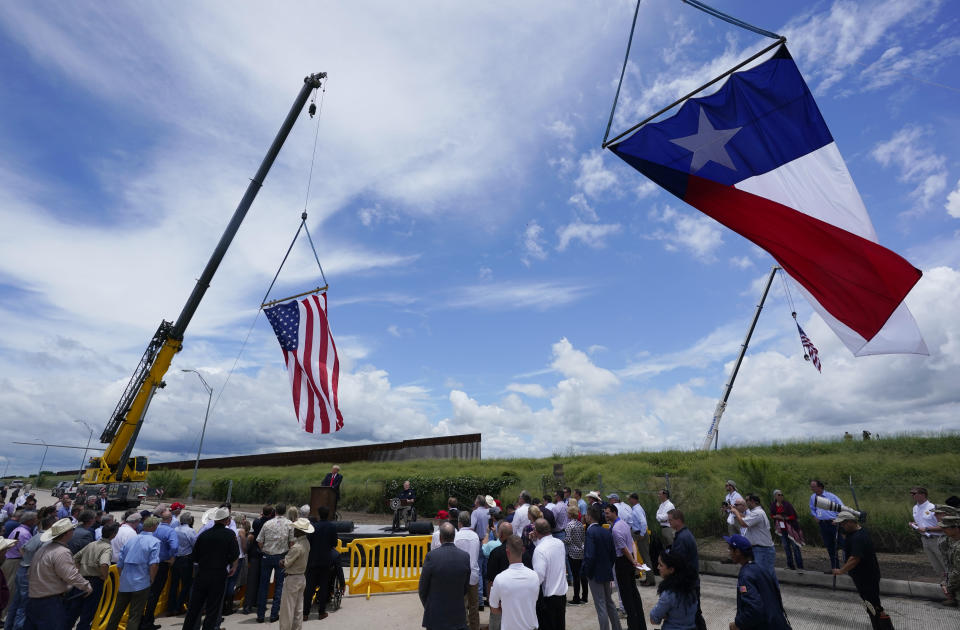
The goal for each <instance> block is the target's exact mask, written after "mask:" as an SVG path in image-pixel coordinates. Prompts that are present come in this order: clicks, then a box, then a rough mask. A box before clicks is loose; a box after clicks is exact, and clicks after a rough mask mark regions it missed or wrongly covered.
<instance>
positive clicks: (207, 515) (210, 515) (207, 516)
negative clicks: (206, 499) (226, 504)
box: [200, 507, 229, 525]
mask: <svg viewBox="0 0 960 630" xmlns="http://www.w3.org/2000/svg"><path fill="white" fill-rule="evenodd" d="M220 509H224V510H226V509H227V508H215V507H214V508H210V509H209V510H207V511H206V512H204V513H203V516H202V517H200V523H201V524H203V525H206V524H207V523H209V522H210V521H215V520H217V519H215V518H214V515H215V514H216V513H217V510H220ZM227 516H229V512H228V513H227ZM223 518H226V516H224V517H223Z"/></svg>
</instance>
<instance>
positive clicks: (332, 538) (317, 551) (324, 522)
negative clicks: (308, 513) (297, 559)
mask: <svg viewBox="0 0 960 630" xmlns="http://www.w3.org/2000/svg"><path fill="white" fill-rule="evenodd" d="M317 516H318V517H319V518H318V519H311V522H312V524H313V533H312V534H308V536H307V539H308V540H309V541H310V557H309V558H308V559H307V586H306V589H304V591H303V620H304V621H306V620H307V618H308V617H309V616H310V609H311V608H312V606H313V594H314V592H315V591H316V590H317V589H318V588H319V589H320V592H318V593H317V607H318V608H319V610H320V619H326V618H327V600H328V599H329V598H330V568H331V566H332V565H333V561H334V558H335V557H336V555H337V551H336V547H337V527H336V525H334V524H333V523H331V522H330V521H329V518H330V510H329V509H328V508H327V506H325V505H321V506H320V507H318V508H317Z"/></svg>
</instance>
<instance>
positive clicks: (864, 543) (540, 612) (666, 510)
mask: <svg viewBox="0 0 960 630" xmlns="http://www.w3.org/2000/svg"><path fill="white" fill-rule="evenodd" d="M404 487H405V488H406V489H408V490H409V488H410V487H409V482H407V483H406V484H405V485H404ZM810 489H811V495H810V502H809V509H810V515H811V516H812V518H813V519H814V520H815V522H816V523H817V528H818V530H819V534H820V538H821V540H822V542H823V546H824V548H825V550H826V553H827V559H828V561H829V565H830V569H828V570H827V571H826V573H828V574H831V575H849V576H850V578H851V579H852V581H853V584H854V586H855V587H856V590H857V593H858V595H859V596H860V598H861V600H862V601H863V605H864V608H865V610H866V612H867V616H868V618H869V620H870V622H871V625H872V627H873V628H877V629H886V628H892V627H893V625H892V622H891V619H890V617H889V615H887V613H886V612H885V611H884V609H883V606H882V604H881V601H880V589H879V585H880V569H879V563H878V562H877V555H876V551H875V548H874V545H873V541H872V539H871V536H870V534H869V532H868V531H867V529H866V528H865V527H864V526H863V523H862V520H863V519H862V515H861V514H860V513H858V512H856V511H854V510H852V509H849V508H846V507H845V506H844V504H843V502H842V501H841V500H840V499H839V498H838V497H837V496H836V495H834V494H832V493H830V492H828V491H826V489H825V485H824V483H823V482H822V481H820V480H816V479H814V480H811V482H810ZM725 491H726V492H725V496H724V499H723V501H722V509H721V517H722V518H723V520H724V522H725V525H726V531H727V535H726V536H724V537H723V539H724V541H725V542H726V544H727V549H728V555H729V559H728V560H727V562H730V563H732V564H735V565H737V567H738V580H737V589H736V601H737V612H736V616H735V618H734V619H733V620H732V621H730V623H729V625H730V628H731V630H736V629H746V628H771V629H779V628H789V627H790V623H789V620H788V619H787V613H786V610H785V608H784V605H783V600H782V597H781V593H780V584H779V581H778V578H777V573H776V570H775V561H776V555H777V553H776V543H775V538H776V539H779V544H780V545H781V546H782V547H783V551H784V556H785V559H786V562H785V564H786V566H787V569H788V570H794V571H802V570H803V569H804V564H803V554H802V548H803V547H804V546H805V544H806V540H805V538H804V535H803V532H802V528H801V525H800V519H799V515H798V513H797V511H796V509H795V508H794V507H793V505H791V504H790V502H788V501H787V500H786V499H785V497H784V494H783V492H781V491H780V490H775V491H774V492H773V495H772V498H771V499H772V500H771V502H770V504H769V506H768V507H767V508H765V507H764V506H763V501H762V499H761V498H760V497H759V496H758V495H756V494H753V493H746V496H743V495H741V493H740V492H739V491H738V490H737V484H736V483H735V482H734V481H733V480H728V481H727V482H726V484H725ZM910 494H911V497H912V498H913V500H914V501H915V506H914V508H913V520H912V521H910V522H909V526H910V527H912V528H913V529H914V530H915V531H917V533H918V534H919V535H920V536H921V539H922V540H923V543H922V544H923V549H924V551H925V553H926V554H927V556H928V557H929V558H930V562H931V565H932V567H933V569H934V571H936V572H937V575H938V576H941V577H942V578H943V583H942V585H943V589H944V593H945V595H946V597H945V599H944V600H943V602H942V603H943V605H945V606H956V605H957V594H958V588H960V500H958V499H957V498H956V497H950V498H949V499H947V500H946V501H944V502H943V503H942V504H939V505H934V504H933V503H931V502H930V501H929V499H928V496H927V491H926V489H925V488H922V487H915V488H913V489H912V490H911V492H910ZM657 496H658V498H659V505H658V507H657V511H656V514H655V522H654V521H653V520H651V521H648V520H647V516H646V512H645V510H644V508H643V507H642V505H640V501H639V497H638V495H637V494H636V493H631V494H630V495H629V496H628V497H627V501H626V502H623V501H621V499H620V496H619V495H618V494H616V493H611V494H608V495H607V496H606V498H605V499H604V498H603V497H601V495H600V493H598V492H596V491H592V492H589V493H587V495H586V496H585V497H584V496H583V495H582V493H581V491H580V490H579V489H572V490H571V489H570V488H563V489H562V490H560V491H558V492H557V493H555V494H550V495H547V496H544V497H542V499H541V498H539V497H533V496H532V495H531V494H530V493H529V492H526V491H524V492H521V493H520V495H519V496H518V497H517V500H516V502H509V504H507V505H502V504H501V503H500V501H498V500H496V499H494V498H493V497H492V496H489V495H488V496H477V497H476V499H475V501H474V504H473V506H472V510H471V509H465V508H461V507H460V506H459V505H458V502H457V499H456V498H454V497H451V498H450V499H449V500H448V505H447V509H445V510H440V511H438V512H437V516H436V525H437V528H436V531H435V532H434V535H433V541H432V543H431V551H430V552H429V553H428V554H427V556H426V560H425V562H424V564H423V571H422V573H421V575H420V583H419V595H420V599H421V602H422V604H423V608H424V613H423V621H422V623H423V626H424V627H426V628H428V629H432V630H433V629H435V630H439V629H442V628H449V629H452V630H458V629H461V628H469V629H470V630H479V614H478V613H479V611H482V610H484V607H485V606H489V607H490V625H489V627H490V630H501V629H502V630H533V629H534V628H539V629H541V630H554V629H562V628H565V626H566V621H565V610H566V607H567V606H575V605H582V604H587V603H588V602H589V600H590V599H591V598H592V599H593V604H594V609H595V611H596V615H597V622H598V625H599V627H600V630H610V628H613V630H620V629H621V628H622V625H623V624H622V623H621V617H623V618H625V622H626V626H627V628H628V630H636V629H641V628H646V627H647V626H646V623H647V619H648V618H649V621H650V622H651V623H653V624H662V626H661V628H663V629H664V630H692V629H697V630H699V629H702V628H706V623H705V621H704V618H703V613H702V610H701V607H700V578H699V571H700V561H699V553H698V547H697V541H696V539H695V538H694V536H693V534H692V533H691V532H690V530H689V529H687V527H686V522H685V516H684V513H683V511H682V510H681V509H679V508H678V507H677V506H676V505H674V503H673V502H672V501H671V500H670V491H669V490H668V489H666V488H664V489H661V490H660V491H658V493H657ZM653 532H656V533H657V534H658V535H654V536H653V538H651V534H652V533H653ZM655 544H656V548H655V547H654V545H655ZM651 551H653V554H651ZM654 567H655V568H654ZM654 573H657V574H659V575H660V577H661V580H660V581H659V583H658V582H657V581H656V580H655V578H654ZM638 576H639V577H640V579H639V581H638V579H637V578H638ZM638 583H639V585H640V586H642V587H654V586H655V587H656V591H657V603H656V605H655V606H653V607H652V608H651V610H650V611H649V615H648V616H647V615H645V613H644V609H643V603H642V601H641V598H640V594H639V590H638ZM571 588H572V591H573V597H572V599H569V600H568V599H567V593H568V590H570V589H571Z"/></svg>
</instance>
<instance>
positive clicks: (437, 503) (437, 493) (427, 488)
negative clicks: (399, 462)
mask: <svg viewBox="0 0 960 630" xmlns="http://www.w3.org/2000/svg"><path fill="white" fill-rule="evenodd" d="M409 481H410V486H411V487H412V488H413V489H414V490H415V491H416V493H417V499H416V501H415V502H414V506H415V507H416V508H417V512H418V513H420V514H423V515H424V516H426V515H427V514H432V513H433V512H435V511H436V510H438V509H441V508H444V507H446V505H447V498H448V497H456V498H457V501H458V502H459V504H460V505H461V506H467V507H469V506H472V505H473V500H474V498H476V496H477V495H478V494H479V495H488V494H489V495H493V496H496V495H498V494H500V492H501V491H502V490H503V489H504V488H508V487H509V486H512V485H513V484H515V483H517V482H518V481H519V479H517V478H516V477H512V476H503V475H501V476H499V477H471V476H462V477H409ZM402 489H403V480H396V479H391V480H390V481H387V482H385V483H384V484H383V494H382V495H381V496H382V499H381V504H380V506H379V510H378V511H381V512H383V511H386V510H387V501H386V500H389V499H392V498H393V497H395V496H397V495H398V494H400V491H401V490H402ZM383 499H386V500H383Z"/></svg>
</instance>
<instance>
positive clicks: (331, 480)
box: [320, 464, 343, 503]
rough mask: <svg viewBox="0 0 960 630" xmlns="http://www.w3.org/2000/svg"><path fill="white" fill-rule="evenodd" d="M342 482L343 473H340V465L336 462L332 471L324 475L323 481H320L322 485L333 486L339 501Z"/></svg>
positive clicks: (338, 501)
mask: <svg viewBox="0 0 960 630" xmlns="http://www.w3.org/2000/svg"><path fill="white" fill-rule="evenodd" d="M341 483H343V475H341V474H340V467H339V466H337V465H336V464H334V465H333V468H331V469H330V472H328V473H327V474H326V475H325V476H324V477H323V481H321V482H320V485H321V486H327V487H329V488H333V491H334V492H336V493H337V503H340V484H341Z"/></svg>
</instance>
